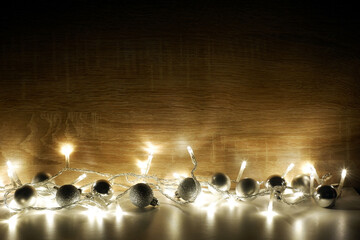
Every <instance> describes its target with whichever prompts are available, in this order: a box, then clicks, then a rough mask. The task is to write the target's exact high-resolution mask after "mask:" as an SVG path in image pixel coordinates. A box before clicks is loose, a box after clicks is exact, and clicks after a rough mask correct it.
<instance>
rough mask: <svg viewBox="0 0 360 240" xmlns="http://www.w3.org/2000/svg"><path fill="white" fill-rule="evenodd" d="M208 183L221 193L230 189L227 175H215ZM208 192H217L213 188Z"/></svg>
mask: <svg viewBox="0 0 360 240" xmlns="http://www.w3.org/2000/svg"><path fill="white" fill-rule="evenodd" d="M210 183H211V184H212V185H214V186H215V187H217V188H218V189H219V190H221V191H229V190H230V187H231V180H230V178H229V177H228V175H226V174H224V173H215V174H214V175H213V176H212V177H211V180H210ZM210 191H211V192H212V193H214V194H216V193H217V191H216V190H215V189H213V188H210Z"/></svg>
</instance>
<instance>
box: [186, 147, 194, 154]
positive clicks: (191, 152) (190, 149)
mask: <svg viewBox="0 0 360 240" xmlns="http://www.w3.org/2000/svg"><path fill="white" fill-rule="evenodd" d="M187 150H188V152H189V154H190V155H191V156H192V155H194V151H193V150H192V148H191V147H190V146H187Z"/></svg>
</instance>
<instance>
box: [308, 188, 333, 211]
mask: <svg viewBox="0 0 360 240" xmlns="http://www.w3.org/2000/svg"><path fill="white" fill-rule="evenodd" d="M336 198H337V192H336V190H335V188H334V187H332V186H329V185H322V186H318V187H317V188H316V190H315V193H314V199H315V201H316V203H317V204H318V205H319V206H320V207H323V208H332V207H333V206H335V202H336Z"/></svg>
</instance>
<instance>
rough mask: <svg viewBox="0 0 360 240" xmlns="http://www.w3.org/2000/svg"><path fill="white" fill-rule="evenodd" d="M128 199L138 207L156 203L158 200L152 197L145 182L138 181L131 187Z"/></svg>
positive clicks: (155, 204) (149, 188) (150, 190)
mask: <svg viewBox="0 0 360 240" xmlns="http://www.w3.org/2000/svg"><path fill="white" fill-rule="evenodd" d="M130 201H131V202H132V203H133V204H134V205H135V206H137V207H139V208H144V207H146V206H148V205H152V206H157V205H158V200H157V199H156V198H154V195H153V191H152V189H151V187H150V186H149V185H148V184H146V183H138V184H135V185H134V186H132V187H131V189H130Z"/></svg>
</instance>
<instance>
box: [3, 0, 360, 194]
mask: <svg viewBox="0 0 360 240" xmlns="http://www.w3.org/2000/svg"><path fill="white" fill-rule="evenodd" d="M79 2H81V4H79ZM79 2H77V3H78V4H76V3H63V4H60V3H58V5H57V4H55V3H53V5H51V4H50V3H42V5H41V4H39V6H42V7H41V8H40V7H39V6H36V7H34V6H33V7H32V8H30V9H32V10H36V11H35V13H36V14H30V13H27V11H25V9H26V7H27V6H26V5H25V6H22V7H20V10H19V9H18V8H19V6H17V7H18V8H16V7H14V6H12V7H10V8H9V9H10V10H9V11H8V12H7V14H5V17H2V21H1V23H2V24H1V25H2V26H3V28H2V31H1V49H0V52H1V53H0V78H1V82H0V113H1V114H0V164H1V165H2V166H3V167H2V170H1V172H0V174H1V176H2V177H1V178H3V180H4V181H7V180H6V177H5V176H6V175H5V174H6V171H5V169H4V167H5V162H6V160H7V159H12V160H13V161H14V163H15V164H17V165H21V170H19V171H20V172H22V173H23V175H22V176H24V177H23V178H25V179H27V180H30V178H31V176H32V175H33V174H34V173H35V172H36V171H37V170H39V169H43V170H48V171H50V172H55V171H57V170H58V169H60V168H61V167H62V166H63V164H64V161H63V158H62V156H61V155H59V153H58V150H59V146H60V145H61V143H63V142H67V141H70V142H73V143H74V144H75V145H76V152H75V153H74V154H73V155H72V160H71V162H72V166H74V167H85V168H90V169H98V170H102V171H106V172H125V171H138V168H137V166H136V161H137V160H145V159H146V154H147V153H146V151H145V150H144V148H146V144H147V143H148V142H151V143H152V144H153V145H155V146H158V147H159V149H158V152H157V153H156V155H155V158H154V160H153V164H152V168H151V172H152V173H155V174H158V175H160V176H171V173H172V172H189V171H190V169H191V161H190V159H189V157H188V154H187V152H186V146H187V145H191V146H192V147H193V149H194V151H195V154H196V156H197V158H198V161H199V168H198V174H200V175H205V176H210V175H211V174H212V173H214V172H217V171H222V172H226V173H227V174H228V175H229V176H230V177H231V178H232V179H235V178H236V174H237V171H238V168H239V167H240V164H241V160H242V159H244V158H245V159H248V169H247V171H246V172H245V175H246V176H249V177H255V178H257V179H266V178H267V177H268V176H269V175H270V174H273V173H279V174H281V173H282V172H283V171H284V170H285V169H286V167H287V165H288V164H289V163H290V162H294V163H295V164H297V166H298V167H299V169H297V170H295V171H294V172H293V173H291V175H290V176H293V175H295V174H297V173H300V172H301V169H300V168H301V166H302V165H303V164H304V163H305V162H307V161H310V162H313V163H314V165H315V166H316V168H317V169H318V172H319V174H320V175H321V174H325V173H326V172H332V173H333V174H334V178H333V179H332V180H331V181H332V182H335V181H337V180H338V179H339V175H340V171H341V168H342V167H344V166H345V167H347V168H349V170H350V176H349V180H348V181H347V184H350V185H353V186H357V187H360V179H359V177H358V176H359V173H360V165H359V161H358V159H359V157H360V120H359V117H360V97H359V96H360V72H359V65H360V60H359V54H360V46H359V44H358V43H359V40H360V38H359V28H358V25H359V21H358V18H356V17H354V16H355V15H352V14H353V11H352V10H351V8H350V7H343V6H342V5H337V4H338V3H336V2H329V3H328V5H327V6H326V7H325V10H324V9H323V7H322V6H320V5H315V3H311V4H310V3H295V2H293V1H290V2H283V1H275V2H274V3H273V4H272V5H269V4H267V3H266V1H265V2H257V3H252V2H249V3H246V2H244V3H238V4H237V5H231V4H226V3H224V4H219V3H216V2H211V3H206V4H205V3H204V2H192V3H176V2H169V3H166V4H156V5H153V4H150V3H137V4H135V3H129V2H127V1H120V2H119V1H118V2H117V3H116V1H115V2H114V1H107V2H106V3H99V2H96V1H79ZM17 11H18V12H17ZM22 11H23V12H22Z"/></svg>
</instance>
